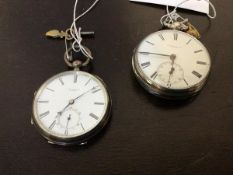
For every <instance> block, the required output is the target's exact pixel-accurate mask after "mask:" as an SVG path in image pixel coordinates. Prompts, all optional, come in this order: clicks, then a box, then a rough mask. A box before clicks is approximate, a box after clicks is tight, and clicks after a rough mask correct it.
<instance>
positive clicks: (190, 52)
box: [132, 1, 216, 100]
mask: <svg viewBox="0 0 233 175" xmlns="http://www.w3.org/2000/svg"><path fill="white" fill-rule="evenodd" d="M184 2H186V1H184ZM184 2H183V3H184ZM177 7H178V6H177ZM177 7H176V8H175V9H174V10H173V11H172V12H169V9H168V6H167V14H166V15H164V16H163V17H162V18H161V24H162V25H163V27H164V28H166V29H164V30H160V31H158V32H155V33H152V34H150V35H149V36H147V37H145V38H144V39H143V40H142V42H141V43H140V44H139V45H138V46H137V48H136V49H135V51H134V54H133V58H132V67H133V71H134V73H135V75H136V77H137V79H138V81H139V82H140V84H141V85H142V86H143V87H144V88H145V89H146V90H147V91H149V92H150V93H152V94H154V95H156V96H158V97H161V98H165V99H171V100H177V99H187V98H189V97H192V96H195V95H197V94H198V93H199V92H200V91H201V89H202V88H203V86H204V85H205V83H206V81H207V79H208V76H209V73H210V69H211V58H210V55H209V53H208V50H207V49H206V47H205V46H204V45H203V44H202V43H201V42H200V41H199V40H198V38H200V34H199V32H198V31H197V30H196V28H195V27H194V26H192V25H191V23H189V22H188V19H184V18H182V17H181V16H180V15H178V14H177V13H176V9H177ZM213 9H214V7H213ZM214 12H215V9H214ZM209 17H211V18H215V17H216V13H215V15H214V16H213V17H212V16H210V15H209ZM164 19H165V20H164Z"/></svg>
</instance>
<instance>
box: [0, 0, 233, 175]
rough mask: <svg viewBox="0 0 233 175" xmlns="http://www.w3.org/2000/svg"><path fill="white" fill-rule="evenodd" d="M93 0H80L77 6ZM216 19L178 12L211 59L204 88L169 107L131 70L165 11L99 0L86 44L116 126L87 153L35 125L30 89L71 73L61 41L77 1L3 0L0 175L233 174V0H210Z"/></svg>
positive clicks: (118, 0) (125, 0)
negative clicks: (58, 36) (56, 141)
mask: <svg viewBox="0 0 233 175" xmlns="http://www.w3.org/2000/svg"><path fill="white" fill-rule="evenodd" d="M90 2H91V1H90V0H88V1H87V0H82V1H81V3H80V6H79V10H82V9H83V8H84V7H87V6H88V5H89V4H90ZM213 3H214V4H215V5H216V7H217V11H218V17H217V19H216V20H214V21H212V23H209V21H208V19H207V18H206V17H205V16H203V15H200V14H198V13H189V12H188V11H184V10H181V11H180V12H181V13H182V14H183V15H184V16H185V17H188V18H189V19H190V20H191V21H192V23H193V24H194V25H195V26H196V27H197V28H198V29H199V30H200V32H201V33H202V35H203V36H202V39H201V41H202V42H203V43H204V44H205V45H206V46H207V48H208V49H209V52H210V53H211V56H212V59H213V69H212V73H211V76H210V79H209V81H208V84H207V85H206V87H205V88H204V90H203V91H202V93H201V94H200V95H199V96H198V97H197V98H196V99H195V100H193V101H191V102H186V103H176V102H173V103H168V102H164V101H161V100H158V99H156V98H155V97H153V96H151V95H149V94H147V93H146V92H145V91H144V90H143V89H142V88H141V87H140V86H139V84H138V83H137V82H136V80H135V78H134V76H133V74H132V70H131V56H132V51H133V49H134V47H135V46H136V45H137V43H138V42H139V41H141V40H142V38H143V37H145V36H146V35H148V34H149V33H151V32H154V31H157V30H158V29H159V28H160V23H159V19H160V17H161V15H163V14H164V13H165V11H164V7H161V6H155V5H154V6H150V5H140V4H135V3H129V2H128V0H101V2H100V3H99V4H98V6H97V7H96V8H95V9H94V10H93V11H92V12H91V13H90V14H88V15H87V16H86V17H85V18H84V20H82V21H80V23H79V24H80V25H81V26H82V27H83V29H93V30H95V32H96V36H95V39H88V40H85V41H84V42H85V44H86V45H87V46H88V47H90V48H91V49H92V52H93V54H94V56H95V58H96V59H95V60H94V61H93V70H92V73H94V74H97V75H99V76H100V77H102V78H103V79H104V81H105V82H106V83H107V84H108V86H109V89H110V91H111V94H112V98H113V111H112V114H113V115H112V120H111V122H110V124H109V125H108V127H107V128H106V130H105V131H104V132H102V134H100V135H99V136H98V137H97V139H96V141H94V142H93V143H92V144H90V145H89V146H85V147H81V148H80V147H72V148H62V147H56V146H52V145H49V144H47V143H46V141H45V140H44V139H43V138H42V137H41V136H40V135H39V134H38V133H37V131H36V130H35V128H34V127H33V126H31V125H30V116H31V104H32V98H33V93H34V91H35V90H36V89H37V88H38V87H39V86H40V85H41V83H43V82H44V81H45V80H46V79H47V78H49V77H51V76H52V75H54V74H56V73H59V72H62V71H65V70H67V67H66V66H65V64H64V62H63V53H64V43H63V41H54V40H48V39H46V38H45V37H44V33H45V32H46V31H47V30H49V29H52V28H58V29H66V28H67V27H68V26H69V25H70V23H71V19H72V8H73V4H74V0H72V1H62V0H50V1H49V0H37V1H32V0H23V1H20V0H14V1H11V0H0V53H1V59H0V60H1V62H0V75H1V78H0V83H1V84H0V85H1V86H0V97H1V110H0V173H1V174H4V175H8V174H9V175H29V174H34V175H36V174H40V175H41V174H54V175H55V174H56V175H61V174H70V175H76V174H156V175H160V174H161V175H162V174H166V175H171V174H172V175H173V174H184V175H190V174H195V175H197V174H198V175H202V174H203V175H210V174H211V175H215V174H217V175H230V174H233V166H232V165H233V139H232V138H233V129H232V128H233V86H232V80H233V77H232V74H233V67H232V66H233V59H232V57H233V48H232V43H233V23H232V14H231V10H232V8H233V2H232V0H224V1H223V0H221V1H217V0H214V1H213Z"/></svg>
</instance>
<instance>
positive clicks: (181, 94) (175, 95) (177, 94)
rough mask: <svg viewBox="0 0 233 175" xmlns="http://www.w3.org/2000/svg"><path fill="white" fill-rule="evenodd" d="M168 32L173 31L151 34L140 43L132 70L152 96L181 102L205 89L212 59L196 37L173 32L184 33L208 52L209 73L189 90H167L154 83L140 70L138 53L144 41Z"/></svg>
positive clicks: (133, 60)
mask: <svg viewBox="0 0 233 175" xmlns="http://www.w3.org/2000/svg"><path fill="white" fill-rule="evenodd" d="M166 31H171V30H161V31H157V32H154V33H151V34H149V35H148V36H146V37H145V38H144V39H143V40H142V41H141V42H140V43H139V45H138V46H137V47H136V49H134V53H133V57H132V68H133V72H134V74H135V75H136V78H137V80H138V81H139V83H140V84H141V85H142V86H143V87H144V88H145V89H146V90H147V91H149V92H150V93H151V94H153V95H155V96H158V97H161V98H165V99H170V100H176V99H177V100H179V99H186V98H190V97H192V96H195V95H197V94H198V93H199V92H200V91H201V89H202V88H203V86H204V85H205V84H206V81H207V79H208V77H209V74H210V70H211V67H212V66H211V65H212V63H211V57H210V54H209V52H208V50H207V48H206V47H205V46H204V45H203V44H202V43H201V42H200V41H199V40H198V39H197V38H195V37H194V36H192V35H190V34H188V33H185V32H182V31H178V30H173V31H176V32H178V33H182V34H186V35H188V36H189V37H190V38H192V39H194V40H196V41H197V42H199V43H200V44H201V45H202V46H203V48H204V49H205V50H206V52H207V54H208V56H209V58H210V65H209V70H208V73H207V75H206V77H205V78H203V79H202V80H201V81H200V82H199V83H197V84H195V85H193V86H190V87H189V88H186V89H171V88H166V87H163V86H161V85H159V84H157V83H155V82H153V81H151V80H150V79H149V78H148V77H147V76H146V75H145V74H144V73H143V71H142V69H141V68H140V65H139V62H138V57H137V52H138V48H139V46H140V45H141V44H142V42H143V41H145V40H146V38H148V37H150V36H152V35H155V34H158V33H162V32H166Z"/></svg>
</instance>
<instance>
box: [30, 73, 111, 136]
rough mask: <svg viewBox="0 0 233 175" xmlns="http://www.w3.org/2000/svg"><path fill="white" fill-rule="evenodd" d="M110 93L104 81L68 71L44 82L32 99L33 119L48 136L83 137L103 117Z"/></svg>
mask: <svg viewBox="0 0 233 175" xmlns="http://www.w3.org/2000/svg"><path fill="white" fill-rule="evenodd" d="M108 105H109V96H108V93H107V90H106V89H105V86H104V85H103V83H102V82H101V81H100V80H99V79H98V78H96V77H94V76H93V75H91V74H89V73H86V72H82V71H68V72H64V73H61V74H58V75H56V76H54V77H52V78H51V79H49V80H48V81H46V82H45V83H44V84H43V85H42V86H41V88H40V89H39V91H38V92H37V94H36V96H35V99H34V102H33V112H34V120H35V122H36V123H37V125H38V126H39V127H40V128H41V129H42V130H43V131H44V132H45V133H47V135H52V136H55V137H59V138H73V137H78V136H82V135H84V134H86V133H88V132H89V131H91V130H93V129H94V128H95V127H97V125H98V124H99V123H100V122H102V121H103V120H104V117H105V116H106V113H107V110H108Z"/></svg>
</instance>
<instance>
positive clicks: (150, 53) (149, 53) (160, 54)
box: [138, 52, 171, 57]
mask: <svg viewBox="0 0 233 175" xmlns="http://www.w3.org/2000/svg"><path fill="white" fill-rule="evenodd" d="M138 53H141V54H148V55H159V56H165V57H170V56H171V55H167V54H162V53H153V52H138Z"/></svg>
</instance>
